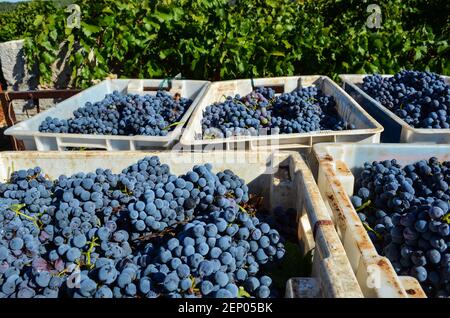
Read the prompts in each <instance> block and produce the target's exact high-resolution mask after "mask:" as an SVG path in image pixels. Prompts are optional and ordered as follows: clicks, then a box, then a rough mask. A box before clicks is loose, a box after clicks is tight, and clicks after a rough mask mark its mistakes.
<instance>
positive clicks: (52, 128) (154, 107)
mask: <svg viewBox="0 0 450 318" xmlns="http://www.w3.org/2000/svg"><path fill="white" fill-rule="evenodd" d="M191 104H192V100H190V99H187V98H174V97H172V96H171V95H169V94H168V93H166V92H163V91H158V92H157V93H156V95H149V94H147V95H143V96H141V95H132V94H123V93H119V92H118V91H114V92H113V93H112V94H108V95H106V96H105V98H104V99H103V100H102V101H99V102H96V103H93V104H92V103H90V102H88V103H86V105H85V106H84V107H81V108H78V109H77V110H75V111H74V112H73V118H70V119H58V118H51V117H47V118H46V119H45V120H44V121H43V122H42V123H41V124H40V126H39V131H40V132H50V133H71V134H96V135H124V136H134V135H147V136H165V135H167V134H168V132H169V131H170V130H172V129H173V128H174V127H173V126H171V125H176V124H177V122H178V121H179V120H180V119H181V117H182V116H183V115H184V113H185V112H186V110H187V109H188V108H189V107H190V105H191ZM86 190H89V189H86Z"/></svg>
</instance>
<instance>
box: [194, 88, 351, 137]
mask: <svg viewBox="0 0 450 318" xmlns="http://www.w3.org/2000/svg"><path fill="white" fill-rule="evenodd" d="M355 128H356V127H355V126H354V125H353V124H351V123H348V122H346V121H344V120H343V119H342V118H341V117H340V115H339V114H338V112H337V110H336V102H335V100H334V99H333V97H332V96H328V95H325V94H323V93H322V92H321V91H320V90H319V89H317V87H314V86H312V87H305V88H298V89H296V90H294V91H292V92H291V93H283V94H281V95H276V94H275V91H274V90H273V89H271V88H266V87H259V88H256V89H255V90H254V91H252V92H251V93H250V94H248V95H246V96H244V97H241V96H240V95H236V96H234V97H232V96H228V97H227V98H226V100H225V101H224V102H222V103H214V104H212V105H209V106H207V107H206V108H205V110H204V112H203V119H202V130H203V135H204V138H224V137H231V136H236V135H239V136H242V135H249V136H257V135H260V134H290V133H304V132H312V131H318V130H345V129H355Z"/></svg>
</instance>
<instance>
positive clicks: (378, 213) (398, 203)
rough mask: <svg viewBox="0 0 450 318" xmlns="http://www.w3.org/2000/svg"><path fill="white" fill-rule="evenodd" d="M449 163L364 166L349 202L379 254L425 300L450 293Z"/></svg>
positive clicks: (394, 161) (371, 164) (384, 163)
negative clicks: (408, 279)
mask: <svg viewBox="0 0 450 318" xmlns="http://www.w3.org/2000/svg"><path fill="white" fill-rule="evenodd" d="M449 184H450V161H445V162H439V160H438V159H437V158H434V157H432V158H430V159H429V160H420V161H418V162H416V163H413V164H408V165H405V166H401V165H399V164H398V163H397V162H396V160H386V161H382V162H376V161H375V162H372V163H369V162H367V163H365V164H364V169H363V171H362V172H361V174H360V175H359V178H358V180H357V183H356V194H355V195H354V196H353V197H352V198H351V199H352V203H353V205H354V207H355V208H356V210H357V212H359V216H360V219H361V221H362V222H363V223H364V225H365V226H366V229H367V230H368V234H369V236H370V237H371V239H372V241H373V242H374V245H375V247H376V248H377V250H378V252H379V253H380V254H382V255H385V256H387V257H388V258H389V260H390V261H391V263H392V265H393V266H394V268H395V270H396V271H397V273H398V274H401V275H411V276H414V277H415V278H417V279H418V281H419V282H420V283H421V285H422V287H423V288H424V290H425V292H426V293H427V294H428V295H429V296H433V297H448V296H449V295H450V248H449V247H450V225H449V224H450V204H449V202H450V188H449Z"/></svg>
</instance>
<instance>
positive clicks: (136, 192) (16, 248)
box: [0, 157, 435, 298]
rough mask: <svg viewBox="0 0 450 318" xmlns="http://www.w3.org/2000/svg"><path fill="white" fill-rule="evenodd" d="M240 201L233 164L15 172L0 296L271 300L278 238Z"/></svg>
mask: <svg viewBox="0 0 450 318" xmlns="http://www.w3.org/2000/svg"><path fill="white" fill-rule="evenodd" d="M248 201H249V189H248V186H247V185H246V184H245V182H244V180H243V179H241V178H239V177H238V176H236V175H235V174H234V173H233V172H232V171H231V170H225V171H223V172H219V173H217V174H216V173H214V172H212V166H211V165H210V164H205V165H196V166H194V167H193V168H192V170H191V171H188V172H187V173H186V174H183V175H180V176H176V175H174V174H172V173H171V172H170V167H169V166H168V165H165V164H162V163H161V162H160V161H159V158H158V157H146V158H143V159H142V160H139V161H138V162H137V163H135V164H133V165H131V166H129V167H127V168H126V169H123V170H122V171H121V172H120V173H113V172H112V171H111V170H108V169H97V170H95V172H90V173H81V172H80V173H76V174H73V175H71V176H65V175H61V176H59V177H58V178H57V179H56V180H49V179H48V178H47V177H46V176H45V175H44V174H43V173H42V171H41V169H40V168H35V169H29V170H20V171H16V172H13V173H12V174H11V177H10V179H9V180H8V181H7V182H6V183H0V296H1V297H21V298H32V297H36V298H58V297H73V298H92V297H95V298H128V297H148V298H155V297H159V296H162V297H186V298H191V297H238V296H241V295H240V288H248V289H249V290H246V292H247V293H250V295H251V296H252V297H262V298H265V297H270V296H271V295H272V290H271V289H270V287H271V279H270V278H269V277H268V276H264V275H262V273H263V270H264V266H265V265H266V264H273V263H276V262H278V261H279V260H281V259H282V258H283V256H284V253H285V250H284V244H283V238H282V236H280V234H279V233H278V232H277V231H276V230H274V229H273V228H272V227H271V226H269V225H268V224H267V223H265V222H260V220H259V219H258V218H257V217H254V216H252V215H250V214H248V212H246V211H244V210H245V209H243V208H242V206H241V205H245V204H247V203H248ZM249 240H250V242H251V244H249ZM430 257H435V256H434V255H431V254H430ZM433 259H434V258H433ZM247 281H249V282H250V283H246V282H247ZM246 286H247V287H246Z"/></svg>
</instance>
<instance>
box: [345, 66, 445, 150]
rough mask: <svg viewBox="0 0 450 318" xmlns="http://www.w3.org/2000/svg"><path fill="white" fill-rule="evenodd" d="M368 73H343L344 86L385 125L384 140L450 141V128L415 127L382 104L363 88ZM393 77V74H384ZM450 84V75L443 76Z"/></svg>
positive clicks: (438, 142)
mask: <svg viewBox="0 0 450 318" xmlns="http://www.w3.org/2000/svg"><path fill="white" fill-rule="evenodd" d="M365 76H367V75H358V74H342V75H340V76H339V77H340V78H341V80H342V82H343V83H342V86H343V87H344V89H345V91H346V92H347V93H349V94H350V96H352V97H353V98H354V99H355V100H356V101H357V102H358V103H359V104H360V105H362V106H363V107H364V109H365V110H366V111H367V112H368V113H369V114H370V115H372V116H373V117H374V118H375V119H376V120H377V121H378V122H379V123H380V124H381V125H382V126H383V127H384V132H383V134H382V136H381V139H382V142H402V143H407V142H417V143H436V144H446V143H450V129H434V128H433V129H427V128H414V127H412V126H410V125H408V124H407V123H406V122H405V121H404V120H403V119H401V118H400V117H398V116H397V115H396V114H394V113H393V112H391V111H390V110H389V109H387V108H386V107H384V106H383V105H381V103H380V102H378V101H376V100H375V99H374V98H372V97H370V96H369V94H367V93H365V92H364V91H363V90H362V83H363V79H364V77H365ZM382 76H383V77H391V76H392V75H382ZM441 77H442V78H443V79H444V81H445V82H446V83H447V84H450V77H449V76H441Z"/></svg>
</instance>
